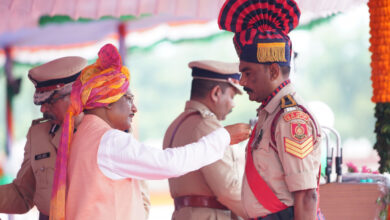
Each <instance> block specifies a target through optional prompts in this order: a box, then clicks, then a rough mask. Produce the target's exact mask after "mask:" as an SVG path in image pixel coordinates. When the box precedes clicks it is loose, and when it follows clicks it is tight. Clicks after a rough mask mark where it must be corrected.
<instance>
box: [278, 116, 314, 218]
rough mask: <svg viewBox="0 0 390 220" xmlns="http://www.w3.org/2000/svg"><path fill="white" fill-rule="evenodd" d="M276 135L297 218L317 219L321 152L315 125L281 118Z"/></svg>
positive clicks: (279, 154) (300, 120) (285, 178)
mask: <svg viewBox="0 0 390 220" xmlns="http://www.w3.org/2000/svg"><path fill="white" fill-rule="evenodd" d="M275 135H276V142H277V151H278V156H279V159H280V162H281V164H282V166H283V170H284V180H285V182H286V185H287V187H288V190H289V191H290V192H291V193H292V194H293V196H294V215H295V219H299V220H300V219H315V214H316V209H317V204H316V202H317V196H316V189H317V184H318V178H319V176H318V173H319V168H320V149H319V142H316V140H317V137H316V133H315V129H314V122H312V121H311V120H310V121H305V120H302V119H294V120H290V121H286V120H285V119H284V118H283V117H281V119H280V121H279V122H278V124H277V129H276V134H275Z"/></svg>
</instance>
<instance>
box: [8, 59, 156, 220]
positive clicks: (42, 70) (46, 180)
mask: <svg viewBox="0 0 390 220" xmlns="http://www.w3.org/2000/svg"><path fill="white" fill-rule="evenodd" d="M86 65H87V60H85V59H84V58H82V57H75V56H73V57H63V58H59V59H56V60H53V61H51V62H48V63H46V64H43V65H41V66H38V67H35V68H33V69H31V70H30V71H29V74H28V77H29V78H30V80H31V81H32V82H33V83H34V85H35V88H36V90H35V94H34V104H36V105H41V112H42V113H43V118H42V119H37V120H34V121H33V122H32V125H31V127H30V129H29V131H28V134H27V142H26V146H25V149H24V151H25V152H24V159H23V163H22V165H21V168H20V170H19V171H18V174H17V177H16V179H15V180H14V181H13V182H12V183H11V184H7V185H1V186H0V212H1V213H9V214H22V213H26V212H28V211H29V210H30V209H31V208H32V207H34V205H35V206H37V208H38V210H39V211H40V216H39V219H49V218H48V216H47V215H48V214H49V209H50V197H51V191H52V185H53V177H54V168H55V161H56V155H57V147H58V144H59V141H60V137H61V129H60V125H61V124H62V120H63V117H64V115H65V113H66V110H67V108H68V105H69V94H70V92H71V90H72V84H73V82H74V81H75V80H76V78H77V77H78V76H79V74H80V71H81V70H82V69H83V68H84V67H85V66H86ZM80 119H81V117H78V118H75V124H77V123H78V122H79V121H80ZM143 193H144V194H143V195H144V204H145V209H146V210H147V211H148V210H149V206H150V203H149V198H148V196H147V190H146V188H144V190H143Z"/></svg>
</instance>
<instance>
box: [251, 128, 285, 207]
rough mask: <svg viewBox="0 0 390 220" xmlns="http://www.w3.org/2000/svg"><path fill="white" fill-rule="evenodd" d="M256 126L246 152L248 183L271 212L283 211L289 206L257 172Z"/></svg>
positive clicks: (261, 202)
mask: <svg viewBox="0 0 390 220" xmlns="http://www.w3.org/2000/svg"><path fill="white" fill-rule="evenodd" d="M256 127H257V125H256V126H255V127H254V129H253V131H252V135H251V138H250V139H249V142H248V146H247V152H246V164H245V175H246V179H247V180H248V185H249V187H250V188H251V190H252V192H253V194H254V196H255V197H256V199H257V201H259V203H260V204H261V205H262V206H263V207H264V208H266V209H267V210H269V211H270V212H271V213H275V212H279V211H282V210H283V209H286V208H287V206H286V205H285V204H284V203H282V202H281V201H280V200H279V199H278V197H276V195H275V193H274V192H273V191H272V189H271V188H269V186H268V185H267V183H266V182H265V181H264V180H263V178H262V177H261V176H260V174H259V173H258V172H257V170H256V167H255V164H254V163H253V157H252V146H251V145H252V142H253V139H254V138H255V133H256Z"/></svg>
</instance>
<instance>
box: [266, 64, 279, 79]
mask: <svg viewBox="0 0 390 220" xmlns="http://www.w3.org/2000/svg"><path fill="white" fill-rule="evenodd" d="M269 70H270V79H271V81H273V80H276V79H278V78H279V76H281V71H280V66H279V64H277V63H273V64H271V65H270V66H269Z"/></svg>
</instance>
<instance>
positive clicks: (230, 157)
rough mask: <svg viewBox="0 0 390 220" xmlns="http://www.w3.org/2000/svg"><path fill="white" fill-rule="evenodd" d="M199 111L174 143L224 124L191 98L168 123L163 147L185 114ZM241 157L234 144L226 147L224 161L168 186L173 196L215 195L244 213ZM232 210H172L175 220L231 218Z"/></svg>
mask: <svg viewBox="0 0 390 220" xmlns="http://www.w3.org/2000/svg"><path fill="white" fill-rule="evenodd" d="M196 111H197V112H199V113H200V114H197V115H192V116H190V117H188V118H187V119H186V120H185V121H184V122H183V123H182V124H181V125H180V127H179V128H178V130H177V132H176V135H175V137H174V139H173V142H172V146H183V145H185V144H188V143H191V142H195V141H197V140H199V139H200V138H201V137H203V136H205V135H207V134H209V133H211V132H212V131H214V130H216V129H217V128H220V127H222V125H221V124H220V123H219V121H218V120H217V118H216V116H215V115H214V113H212V112H211V111H210V110H209V109H208V108H207V107H206V106H205V105H204V104H202V103H200V102H197V101H188V102H187V103H186V107H185V111H184V112H183V113H182V114H180V115H179V117H177V118H176V119H175V121H173V122H172V124H171V125H170V126H169V128H168V130H167V131H166V133H165V137H164V144H163V146H164V149H165V148H168V147H169V146H168V145H169V143H170V141H171V138H172V134H173V131H174V129H175V128H176V127H177V125H178V123H179V122H180V121H181V120H182V118H183V117H185V116H186V115H188V114H189V113H191V112H196ZM237 161H238V158H237V156H236V155H235V154H234V153H233V149H232V148H231V147H229V148H227V150H226V152H225V154H224V157H223V159H222V160H219V161H217V162H215V163H213V164H210V165H208V166H205V167H203V168H201V169H199V170H196V171H193V172H190V173H188V174H186V175H183V176H181V177H177V178H170V179H169V189H170V193H171V196H172V197H173V198H175V197H179V196H188V195H203V196H216V197H217V199H218V201H219V202H221V203H222V204H224V205H225V206H227V207H228V208H229V209H231V210H232V211H233V212H234V213H235V214H237V215H240V216H243V215H244V212H243V208H242V204H241V199H240V198H241V180H240V179H241V178H240V175H239V169H243V168H241V167H240V168H239V167H238V164H237ZM230 218H231V217H230V212H229V211H224V210H217V209H209V208H192V207H185V208H181V209H180V210H178V211H175V212H174V213H173V219H185V220H191V219H230Z"/></svg>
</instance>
